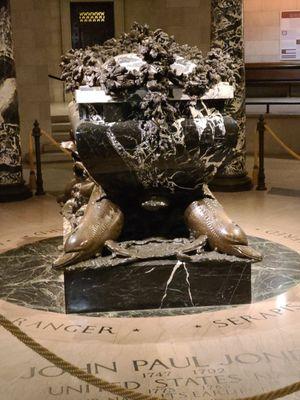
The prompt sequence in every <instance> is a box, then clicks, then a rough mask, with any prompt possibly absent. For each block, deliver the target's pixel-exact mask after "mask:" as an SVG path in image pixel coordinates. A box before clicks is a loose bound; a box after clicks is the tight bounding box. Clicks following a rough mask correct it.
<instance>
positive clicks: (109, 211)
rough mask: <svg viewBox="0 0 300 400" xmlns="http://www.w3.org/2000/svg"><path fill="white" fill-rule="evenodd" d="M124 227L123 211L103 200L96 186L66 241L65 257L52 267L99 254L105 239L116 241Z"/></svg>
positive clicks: (63, 265)
mask: <svg viewBox="0 0 300 400" xmlns="http://www.w3.org/2000/svg"><path fill="white" fill-rule="evenodd" d="M123 224H124V216H123V213H122V211H121V210H120V209H119V207H118V206H116V205H115V204H114V203H112V202H111V201H110V200H108V199H107V198H106V196H105V194H104V192H103V190H102V189H101V188H100V187H99V186H98V185H95V186H94V188H93V191H92V194H91V197H90V199H89V202H88V205H87V208H86V211H85V213H84V217H83V218H82V220H81V222H80V223H79V225H78V226H77V228H76V229H75V230H74V231H72V232H71V233H70V235H69V236H68V237H67V239H66V241H65V245H64V253H65V254H63V255H62V256H61V257H59V258H58V259H57V260H56V261H55V262H54V264H53V266H54V267H55V268H63V267H66V266H68V265H71V264H74V263H77V262H80V261H84V260H87V259H89V258H91V257H93V256H95V255H97V254H99V253H101V251H102V248H103V246H104V243H105V242H106V240H116V239H117V238H118V236H119V235H120V233H121V231H122V228H123Z"/></svg>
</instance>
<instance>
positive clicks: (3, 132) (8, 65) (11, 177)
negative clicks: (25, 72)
mask: <svg viewBox="0 0 300 400" xmlns="http://www.w3.org/2000/svg"><path fill="white" fill-rule="evenodd" d="M30 196H31V192H30V191H29V189H28V188H27V187H26V186H25V184H24V180H23V174H22V160H21V148H20V123H19V111H18V98H17V90H16V74H15V62H14V56H13V45H12V29H11V18H10V4H9V0H0V201H15V200H22V199H25V198H28V197H30Z"/></svg>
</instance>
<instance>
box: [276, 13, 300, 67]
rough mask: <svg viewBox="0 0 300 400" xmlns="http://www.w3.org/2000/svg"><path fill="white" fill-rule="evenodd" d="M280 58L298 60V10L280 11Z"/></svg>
mask: <svg viewBox="0 0 300 400" xmlns="http://www.w3.org/2000/svg"><path fill="white" fill-rule="evenodd" d="M280 59H281V60H283V61H289V60H300V11H282V12H281V32H280Z"/></svg>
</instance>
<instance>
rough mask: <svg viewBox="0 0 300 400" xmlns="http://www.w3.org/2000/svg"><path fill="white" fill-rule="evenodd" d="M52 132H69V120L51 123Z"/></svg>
mask: <svg viewBox="0 0 300 400" xmlns="http://www.w3.org/2000/svg"><path fill="white" fill-rule="evenodd" d="M51 128H52V133H54V132H55V133H56V132H69V131H70V129H71V124H70V122H55V123H52V124H51Z"/></svg>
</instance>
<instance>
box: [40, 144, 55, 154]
mask: <svg viewBox="0 0 300 400" xmlns="http://www.w3.org/2000/svg"><path fill="white" fill-rule="evenodd" d="M58 152H59V150H58V148H57V147H56V146H55V145H54V144H52V143H46V144H42V153H58Z"/></svg>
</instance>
